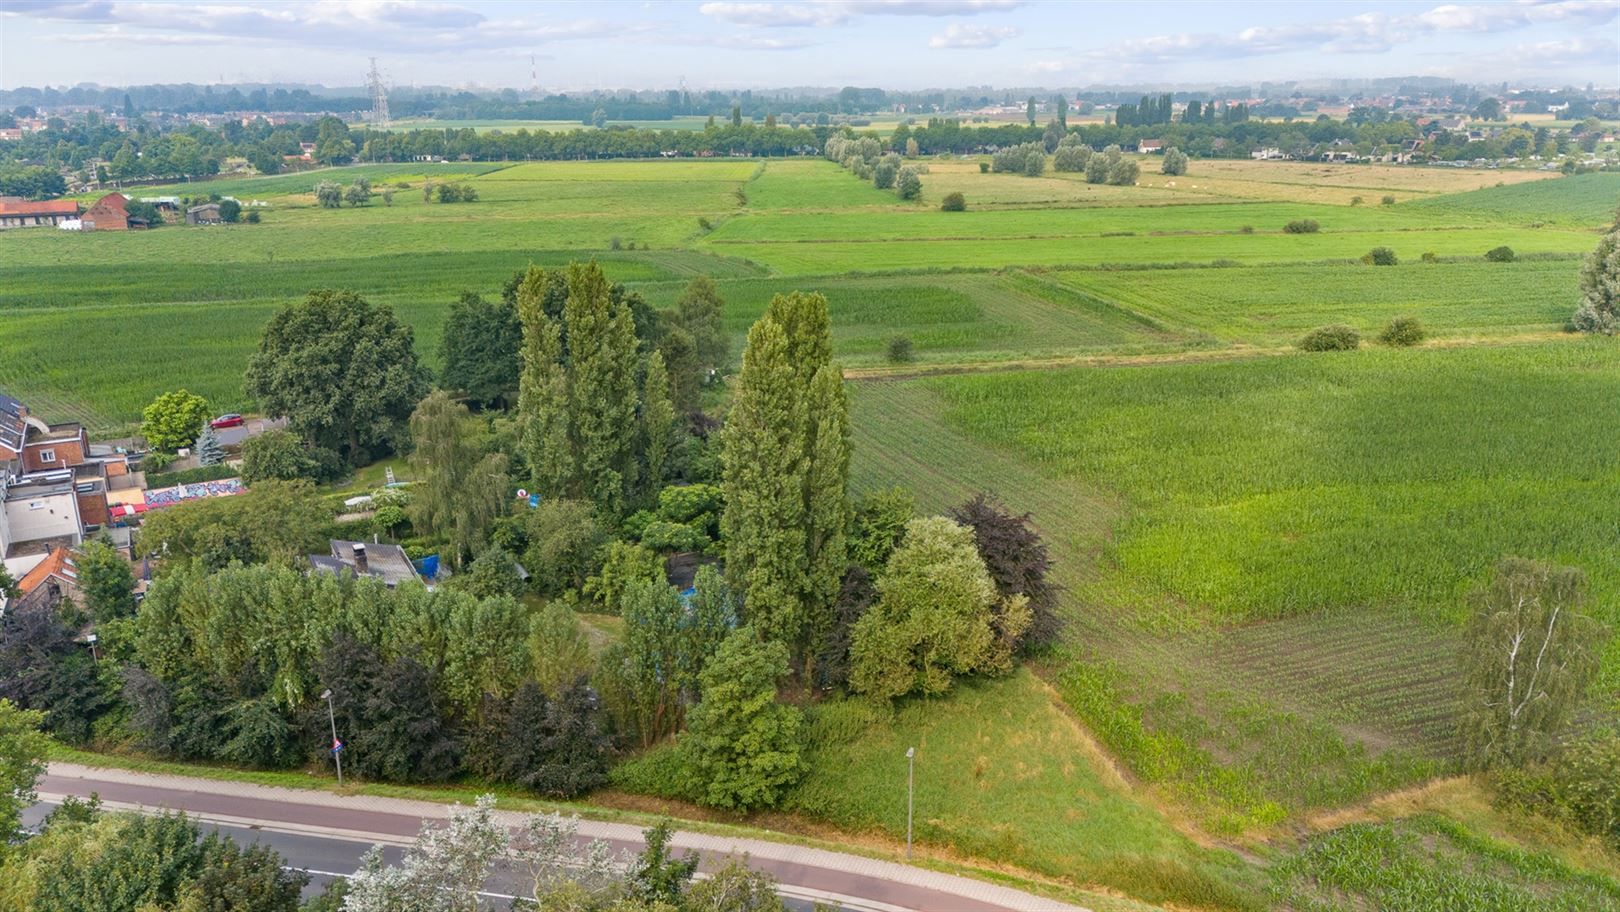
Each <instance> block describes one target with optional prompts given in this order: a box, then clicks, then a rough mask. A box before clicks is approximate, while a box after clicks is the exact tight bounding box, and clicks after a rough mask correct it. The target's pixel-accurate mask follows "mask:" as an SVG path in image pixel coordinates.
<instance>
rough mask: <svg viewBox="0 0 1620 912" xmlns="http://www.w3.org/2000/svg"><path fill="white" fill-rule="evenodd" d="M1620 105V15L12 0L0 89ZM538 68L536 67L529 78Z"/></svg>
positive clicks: (937, 4) (1230, 6)
mask: <svg viewBox="0 0 1620 912" xmlns="http://www.w3.org/2000/svg"><path fill="white" fill-rule="evenodd" d="M372 56H375V57H377V58H378V65H379V67H380V68H381V70H382V72H383V74H384V77H385V80H386V81H387V82H388V83H389V84H391V85H397V86H409V85H449V86H457V87H478V88H492V87H493V88H504V87H511V88H517V89H528V88H531V85H532V82H533V81H534V77H535V76H537V77H538V80H537V81H538V83H539V84H540V86H541V87H542V88H543V89H544V90H546V91H569V90H584V89H620V88H638V89H639V88H646V89H667V88H674V87H677V86H679V85H681V84H682V82H683V81H684V84H685V85H686V86H687V87H688V88H691V89H723V90H731V89H741V88H771V87H789V86H832V87H836V86H844V85H860V86H878V87H883V88H892V89H915V88H927V87H963V86H1000V87H1017V86H1046V87H1052V88H1056V87H1062V86H1072V87H1081V86H1086V85H1108V84H1115V85H1118V84H1133V85H1136V84H1154V85H1164V86H1168V85H1188V86H1194V85H1210V84H1223V85H1253V84H1257V83H1258V82H1260V81H1263V80H1273V81H1284V80H1301V81H1309V80H1317V79H1329V78H1356V77H1378V76H1444V77H1451V78H1455V79H1459V80H1464V81H1473V82H1488V83H1493V84H1494V83H1499V82H1502V81H1509V82H1513V83H1515V84H1546V85H1566V84H1573V85H1585V84H1586V83H1587V82H1596V83H1597V84H1598V85H1600V86H1620V0H1522V2H1521V0H1506V2H1462V3H1443V4H1437V3H1434V2H1407V3H1401V2H1267V3H1253V2H1173V0H1165V2H1151V0H1150V2H1136V3H1102V2H1097V3H1082V2H1055V0H788V2H775V0H761V2H755V0H692V2H674V0H669V2H640V0H620V2H614V0H598V2H564V0H558V2H522V0H503V2H491V0H350V2H343V0H283V2H266V0H203V2H179V0H153V2H144V0H0V88H16V87H19V86H25V85H31V86H39V85H44V84H49V85H56V86H62V85H72V84H76V83H80V82H94V83H100V84H102V85H130V84H141V83H154V82H196V83H219V82H228V83H243V82H303V83H319V84H324V85H331V86H355V85H360V84H362V83H363V81H364V75H365V73H366V71H367V69H368V67H369V63H368V60H367V58H368V57H372ZM531 58H532V59H533V62H532V63H531Z"/></svg>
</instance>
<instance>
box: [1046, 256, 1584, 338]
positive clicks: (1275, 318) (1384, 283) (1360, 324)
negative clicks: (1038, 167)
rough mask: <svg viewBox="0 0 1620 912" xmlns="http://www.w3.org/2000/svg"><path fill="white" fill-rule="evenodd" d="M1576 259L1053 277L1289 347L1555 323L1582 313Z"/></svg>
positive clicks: (1185, 322) (1138, 306)
mask: <svg viewBox="0 0 1620 912" xmlns="http://www.w3.org/2000/svg"><path fill="white" fill-rule="evenodd" d="M1578 267H1579V264H1578V263H1577V262H1576V261H1575V260H1573V259H1558V260H1544V261H1521V262H1515V263H1490V262H1485V261H1484V260H1475V261H1472V262H1460V263H1423V262H1406V263H1402V264H1401V265H1399V266H1395V267H1383V266H1380V267H1372V266H1364V265H1361V264H1359V263H1358V264H1355V265H1321V264H1316V265H1309V266H1266V267H1239V268H1230V269H1148V270H1096V269H1093V270H1077V271H1070V272H1051V273H1047V274H1046V277H1047V278H1049V279H1053V280H1055V281H1058V282H1061V283H1062V284H1063V285H1065V286H1068V287H1072V288H1075V289H1078V290H1080V291H1083V292H1086V293H1089V294H1093V295H1097V296H1099V297H1102V298H1104V299H1106V300H1109V301H1112V302H1115V303H1116V304H1118V305H1119V306H1120V307H1122V308H1124V309H1126V310H1128V311H1130V312H1132V313H1135V314H1140V315H1142V316H1145V317H1148V318H1151V319H1152V320H1154V321H1156V322H1159V323H1162V324H1164V325H1167V326H1173V327H1177V328H1181V329H1185V330H1189V331H1197V332H1200V333H1206V334H1208V335H1210V336H1212V337H1214V338H1217V339H1220V340H1222V341H1225V342H1245V343H1252V344H1273V345H1277V344H1281V345H1288V344H1292V343H1294V342H1296V341H1298V339H1299V337H1300V336H1302V335H1304V334H1305V333H1306V332H1308V331H1309V330H1310V329H1312V328H1314V327H1317V326H1322V325H1324V324H1328V323H1345V324H1348V325H1350V326H1353V327H1355V328H1356V329H1358V330H1360V331H1361V332H1362V334H1363V335H1364V336H1365V337H1366V338H1367V340H1368V341H1369V343H1370V342H1371V340H1372V338H1373V337H1374V336H1376V335H1377V334H1378V332H1379V331H1380V330H1382V329H1383V327H1384V326H1385V325H1387V324H1388V322H1389V321H1390V320H1391V319H1393V318H1395V317H1399V316H1412V317H1417V318H1418V319H1419V320H1421V321H1422V323H1423V326H1424V328H1425V329H1427V330H1428V331H1429V332H1430V333H1432V334H1438V335H1505V334H1518V333H1524V332H1530V331H1556V330H1558V329H1560V328H1561V327H1562V326H1563V325H1564V324H1565V323H1566V322H1567V321H1568V320H1569V316H1570V314H1571V313H1573V312H1574V309H1575V304H1576V302H1577V301H1578V300H1579V290H1578V289H1577V287H1576V284H1577V283H1576V279H1577V276H1578V271H1579V269H1578Z"/></svg>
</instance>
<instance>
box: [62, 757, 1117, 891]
mask: <svg viewBox="0 0 1620 912" xmlns="http://www.w3.org/2000/svg"><path fill="white" fill-rule="evenodd" d="M38 789H39V795H40V800H41V801H42V802H45V803H52V804H55V803H60V802H61V801H62V799H63V798H65V797H68V796H77V797H81V798H83V797H88V796H89V795H90V794H91V793H95V794H97V795H99V796H100V797H101V799H102V802H103V804H104V805H105V806H107V807H108V808H112V809H123V810H140V811H153V810H160V809H161V810H176V811H184V812H186V813H187V814H188V815H190V816H192V817H194V818H197V819H198V820H201V821H203V822H206V823H212V824H216V825H219V826H222V827H227V828H231V829H233V830H235V829H240V830H251V831H254V832H263V833H280V834H289V835H296V836H300V837H306V838H311V839H316V840H322V841H327V842H330V843H332V844H333V845H332V848H333V858H334V859H337V858H344V857H351V856H352V855H353V848H354V845H355V844H365V845H371V844H382V845H385V846H401V845H406V844H408V843H410V842H411V841H412V840H413V839H414V838H415V837H416V834H417V833H418V832H419V831H420V830H421V828H422V825H423V823H424V822H427V821H435V820H444V819H446V818H448V817H449V815H450V811H451V808H452V807H454V805H447V804H439V803H436V802H432V801H414V800H408V799H404V798H384V797H379V796H373V795H337V794H333V793H331V792H327V791H318V790H305V789H292V788H278V787H273V786H265V785H255V784H253V783H247V782H231V781H222V780H215V779H196V778H192V777H189V776H169V775H157V774H151V773H136V772H130V771H128V770H117V769H102V768H96V767H88V766H80V765H78V764H71V763H52V764H51V765H50V768H49V769H48V771H47V772H46V774H45V775H44V776H42V777H41V778H40V781H39V784H38ZM523 816H524V815H522V814H518V813H514V812H509V811H501V812H498V814H497V818H498V819H499V820H501V821H502V822H504V823H507V824H508V825H511V826H517V825H518V823H519V821H520V820H521V819H522V818H523ZM641 830H642V828H641V827H639V826H636V825H633V824H628V823H611V822H603V821H596V820H580V821H579V835H580V837H581V839H601V840H604V841H606V842H607V843H608V844H609V845H610V846H611V847H613V848H614V849H615V850H622V851H625V852H637V851H639V850H640V849H641V847H642V839H641ZM337 843H348V844H349V845H348V846H344V847H342V848H343V849H344V850H343V851H339V850H338V848H339V847H338V846H337V845H336V844H337ZM671 846H672V848H675V849H680V850H688V851H696V852H700V853H702V855H703V860H704V863H703V868H704V869H705V870H712V869H713V868H715V867H718V866H719V865H720V864H721V863H723V860H724V859H725V857H726V856H728V855H739V856H740V855H747V856H748V863H749V865H750V866H751V867H754V868H756V869H759V870H762V871H765V872H766V873H769V874H770V875H771V876H773V877H775V878H776V880H777V882H778V884H779V885H780V889H781V892H782V894H783V895H784V896H787V897H790V898H793V899H798V900H802V901H812V902H826V903H829V904H832V905H836V906H838V907H841V908H844V909H851V910H858V912H1086V910H1083V909H1080V908H1079V907H1077V906H1071V905H1068V904H1065V903H1061V902H1058V901H1056V900H1052V899H1046V898H1044V897H1039V896H1035V895H1033V894H1029V893H1025V892H1022V891H1020V890H1014V889H1012V888H1010V887H1004V886H999V885H997V884H992V883H986V882H984V881H979V880H973V879H971V878H967V877H958V876H955V875H952V874H944V873H940V872H938V871H930V870H926V869H923V868H916V867H912V866H910V865H904V864H897V863H895V862H889V861H880V860H878V859H875V858H867V857H865V856H861V855H849V854H845V853H842V852H833V851H828V850H826V849H817V848H809V847H806V846H798V845H792V844H789V843H783V842H772V841H770V840H766V839H745V838H740V837H735V836H716V835H712V834H707V833H693V832H687V831H678V832H676V833H675V835H674V837H673V839H672V840H671Z"/></svg>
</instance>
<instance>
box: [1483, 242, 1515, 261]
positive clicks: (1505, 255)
mask: <svg viewBox="0 0 1620 912" xmlns="http://www.w3.org/2000/svg"><path fill="white" fill-rule="evenodd" d="M1514 256H1515V255H1514V253H1513V248H1512V247H1509V246H1508V245H1506V244H1503V245H1502V246H1500V247H1492V248H1491V249H1489V250H1487V251H1485V259H1487V260H1490V261H1491V262H1492V263H1511V262H1513V260H1514Z"/></svg>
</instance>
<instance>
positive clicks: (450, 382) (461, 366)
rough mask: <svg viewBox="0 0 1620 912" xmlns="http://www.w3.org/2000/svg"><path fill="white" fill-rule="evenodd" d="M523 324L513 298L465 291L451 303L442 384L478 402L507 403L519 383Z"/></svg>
mask: <svg viewBox="0 0 1620 912" xmlns="http://www.w3.org/2000/svg"><path fill="white" fill-rule="evenodd" d="M522 341H523V329H522V326H521V325H520V324H519V322H518V314H517V307H516V305H515V304H514V303H508V302H506V301H504V300H502V301H485V300H484V299H483V298H482V297H481V296H479V295H476V294H473V293H472V292H463V293H462V295H461V297H460V298H459V299H458V300H457V301H456V302H455V303H454V304H451V305H450V312H449V314H448V315H446V316H445V318H444V335H443V336H442V337H441V338H440V341H439V360H440V362H442V363H443V365H444V367H443V368H442V369H441V370H440V372H439V384H440V385H441V386H443V387H444V388H445V389H448V390H455V391H457V392H460V393H463V394H465V395H466V397H467V399H468V400H469V401H471V402H473V403H474V404H476V405H480V406H492V405H497V404H500V403H504V402H507V401H508V399H509V397H511V396H512V395H513V394H514V393H516V392H517V388H518V348H519V346H520V345H521V344H522Z"/></svg>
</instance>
